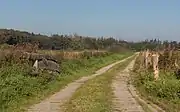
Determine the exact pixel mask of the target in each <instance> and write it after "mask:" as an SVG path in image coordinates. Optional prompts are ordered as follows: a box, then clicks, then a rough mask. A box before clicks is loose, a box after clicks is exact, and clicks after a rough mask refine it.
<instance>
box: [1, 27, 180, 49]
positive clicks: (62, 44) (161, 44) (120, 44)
mask: <svg viewBox="0 0 180 112" xmlns="http://www.w3.org/2000/svg"><path fill="white" fill-rule="evenodd" d="M26 42H27V43H38V44H39V48H40V49H52V50H84V49H93V50H94V49H95V50H104V49H106V50H114V51H121V50H128V49H129V50H136V51H140V50H144V49H162V48H165V47H167V46H169V45H170V46H171V47H172V46H174V47H175V48H179V46H180V43H179V42H177V41H160V40H159V39H151V40H143V41H140V42H127V41H124V40H120V39H119V40H118V39H115V38H113V37H109V38H104V37H99V38H94V37H85V36H80V35H78V34H74V35H59V34H53V35H51V36H47V35H42V34H34V33H29V32H25V31H18V30H13V29H10V30H9V29H0V44H9V45H16V44H18V43H26Z"/></svg>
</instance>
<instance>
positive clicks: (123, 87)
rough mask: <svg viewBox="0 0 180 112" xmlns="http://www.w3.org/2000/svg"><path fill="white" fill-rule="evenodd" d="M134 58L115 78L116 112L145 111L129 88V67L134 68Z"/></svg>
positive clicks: (114, 101)
mask: <svg viewBox="0 0 180 112" xmlns="http://www.w3.org/2000/svg"><path fill="white" fill-rule="evenodd" d="M133 65H134V60H133V61H132V62H131V63H130V64H129V65H128V66H127V67H126V68H125V69H124V70H123V71H122V72H120V73H118V75H116V78H115V79H114V81H113V83H112V87H113V90H114V95H115V98H114V100H113V103H114V112H144V110H143V108H142V107H141V105H140V104H138V103H137V101H136V100H135V99H134V98H133V96H132V94H131V93H130V92H129V90H128V77H129V69H132V68H133Z"/></svg>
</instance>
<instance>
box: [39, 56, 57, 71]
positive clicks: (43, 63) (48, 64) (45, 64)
mask: <svg viewBox="0 0 180 112" xmlns="http://www.w3.org/2000/svg"><path fill="white" fill-rule="evenodd" d="M38 69H43V70H44V69H45V70H50V71H53V72H58V73H60V66H59V64H58V63H56V62H54V61H52V60H47V59H45V58H43V59H42V60H40V61H39V62H38Z"/></svg>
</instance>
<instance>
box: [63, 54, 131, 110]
mask: <svg viewBox="0 0 180 112" xmlns="http://www.w3.org/2000/svg"><path fill="white" fill-rule="evenodd" d="M133 58H134V57H133ZM133 58H130V59H128V60H127V61H125V62H122V63H120V64H118V65H116V66H115V67H113V68H111V69H110V70H108V71H107V72H106V73H104V74H102V75H100V76H97V77H96V78H94V79H92V80H89V81H87V83H85V84H84V85H83V86H82V87H80V88H79V89H78V90H77V91H76V92H75V93H74V95H73V96H72V98H71V99H70V101H69V102H67V103H66V104H65V108H66V110H65V112H111V111H112V99H113V90H112V88H111V83H112V79H113V77H114V76H115V74H116V73H117V72H118V71H120V70H122V69H124V68H125V67H126V66H127V65H128V64H129V62H130V61H131V60H132V59H133Z"/></svg>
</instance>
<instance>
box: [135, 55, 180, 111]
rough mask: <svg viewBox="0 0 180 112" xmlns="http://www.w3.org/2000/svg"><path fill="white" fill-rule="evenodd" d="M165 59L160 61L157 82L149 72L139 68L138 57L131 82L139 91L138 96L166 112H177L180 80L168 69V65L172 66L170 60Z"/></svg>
mask: <svg viewBox="0 0 180 112" xmlns="http://www.w3.org/2000/svg"><path fill="white" fill-rule="evenodd" d="M165 56H166V55H165ZM165 56H164V57H165ZM165 59H167V58H165ZM165 59H164V60H160V61H161V62H160V67H161V70H160V74H159V76H160V77H159V79H158V80H157V81H154V79H153V75H154V74H153V73H152V72H151V71H146V70H144V69H143V68H142V67H140V65H141V63H140V60H141V59H140V57H138V58H137V60H136V62H135V66H134V71H133V73H132V76H133V81H134V84H135V86H136V87H137V89H138V90H139V93H140V95H141V96H142V97H143V98H144V99H146V100H147V101H148V100H149V101H151V102H153V103H155V104H158V105H159V106H160V107H162V108H163V109H164V110H166V111H167V112H179V110H180V107H179V105H180V80H178V79H177V76H176V74H175V73H174V72H172V71H173V70H174V69H173V67H172V68H171V69H170V67H169V66H170V65H173V64H172V63H171V62H170V61H171V60H165ZM162 61H163V62H162ZM172 61H173V60H172ZM162 63H165V64H162ZM165 68H167V69H165Z"/></svg>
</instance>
